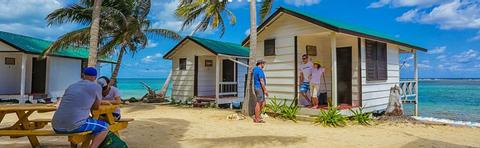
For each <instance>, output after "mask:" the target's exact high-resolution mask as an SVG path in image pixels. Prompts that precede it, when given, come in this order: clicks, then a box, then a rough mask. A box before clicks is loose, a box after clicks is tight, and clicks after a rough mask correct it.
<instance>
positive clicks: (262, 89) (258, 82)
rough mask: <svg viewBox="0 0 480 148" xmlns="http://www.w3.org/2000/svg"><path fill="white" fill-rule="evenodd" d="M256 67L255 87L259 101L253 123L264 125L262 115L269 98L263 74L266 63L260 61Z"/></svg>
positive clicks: (254, 73)
mask: <svg viewBox="0 0 480 148" xmlns="http://www.w3.org/2000/svg"><path fill="white" fill-rule="evenodd" d="M256 65H257V66H256V67H255V68H253V85H254V91H255V96H256V98H257V101H256V105H255V119H254V120H253V122H255V123H263V122H264V121H262V120H261V119H260V114H261V112H262V108H263V105H264V103H265V96H267V97H268V92H267V88H266V79H265V73H263V68H265V61H263V60H258V61H257V64H256Z"/></svg>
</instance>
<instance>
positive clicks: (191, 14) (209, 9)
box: [176, 0, 274, 116]
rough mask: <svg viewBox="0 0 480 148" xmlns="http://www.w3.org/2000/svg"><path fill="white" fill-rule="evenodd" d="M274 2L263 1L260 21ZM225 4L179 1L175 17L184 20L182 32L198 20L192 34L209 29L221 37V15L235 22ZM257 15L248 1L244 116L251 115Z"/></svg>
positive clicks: (253, 3) (252, 4)
mask: <svg viewBox="0 0 480 148" xmlns="http://www.w3.org/2000/svg"><path fill="white" fill-rule="evenodd" d="M273 1H274V0H264V1H263V3H262V6H261V10H260V16H261V20H262V21H263V20H265V18H266V16H268V14H269V13H270V11H271V8H272V4H273ZM226 4H228V1H227V0H223V1H218V0H181V1H180V4H179V6H178V8H177V10H176V14H177V16H179V17H180V18H182V19H183V20H184V23H183V26H182V30H183V29H185V28H186V26H191V25H193V24H194V23H195V22H196V21H198V19H200V20H199V23H198V25H196V26H195V29H194V30H193V32H192V35H193V33H195V32H196V31H205V30H207V29H208V28H209V27H210V29H220V31H221V35H223V33H224V32H225V23H224V20H223V17H222V16H223V15H225V14H227V16H229V17H230V23H232V24H234V23H235V22H236V20H235V15H234V14H233V13H232V12H231V11H230V10H228V8H227V6H226ZM256 21H257V13H256V1H255V0H251V1H250V57H249V61H250V62H249V68H248V75H247V89H246V92H245V94H246V95H245V98H244V102H243V104H245V105H243V108H242V113H243V114H245V115H249V116H250V115H252V114H253V109H254V106H253V102H254V101H252V99H253V97H254V96H253V95H252V94H253V92H252V85H251V82H252V70H253V67H254V66H255V64H254V62H253V61H255V53H256V49H257V32H256V30H257V29H256V28H257V23H256Z"/></svg>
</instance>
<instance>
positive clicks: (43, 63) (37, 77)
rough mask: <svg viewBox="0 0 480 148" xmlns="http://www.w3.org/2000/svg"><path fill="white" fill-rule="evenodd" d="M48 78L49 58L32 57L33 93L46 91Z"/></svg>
mask: <svg viewBox="0 0 480 148" xmlns="http://www.w3.org/2000/svg"><path fill="white" fill-rule="evenodd" d="M46 78H47V60H46V59H42V60H39V59H38V58H33V59H32V88H31V90H32V94H35V93H39V94H44V93H45V86H46Z"/></svg>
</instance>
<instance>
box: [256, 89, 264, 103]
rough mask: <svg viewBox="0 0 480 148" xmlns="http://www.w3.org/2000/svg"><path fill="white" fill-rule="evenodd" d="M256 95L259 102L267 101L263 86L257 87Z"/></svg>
mask: <svg viewBox="0 0 480 148" xmlns="http://www.w3.org/2000/svg"><path fill="white" fill-rule="evenodd" d="M255 96H256V97H257V102H265V94H264V93H263V89H262V88H255Z"/></svg>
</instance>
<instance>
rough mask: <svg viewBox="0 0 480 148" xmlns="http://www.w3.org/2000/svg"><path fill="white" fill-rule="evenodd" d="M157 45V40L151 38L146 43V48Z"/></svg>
mask: <svg viewBox="0 0 480 148" xmlns="http://www.w3.org/2000/svg"><path fill="white" fill-rule="evenodd" d="M157 46H158V43H157V42H154V41H153V40H148V44H147V47H146V48H155V47H157Z"/></svg>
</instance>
